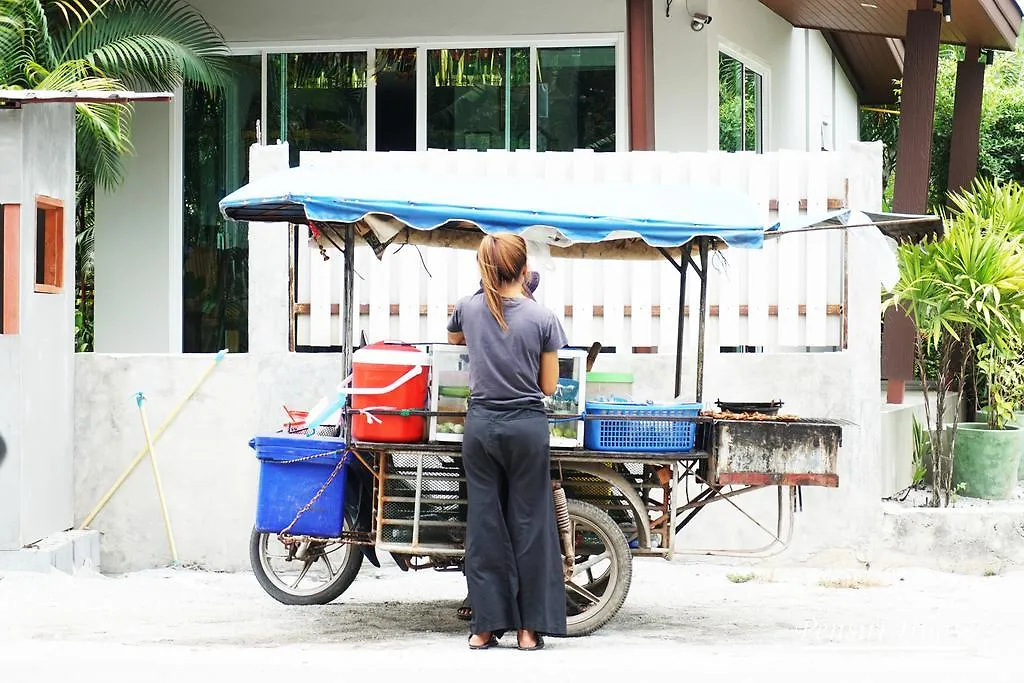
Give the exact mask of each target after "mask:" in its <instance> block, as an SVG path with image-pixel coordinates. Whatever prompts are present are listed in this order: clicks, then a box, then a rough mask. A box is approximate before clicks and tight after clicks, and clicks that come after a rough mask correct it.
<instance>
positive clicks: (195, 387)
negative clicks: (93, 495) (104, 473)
mask: <svg viewBox="0 0 1024 683" xmlns="http://www.w3.org/2000/svg"><path fill="white" fill-rule="evenodd" d="M227 353H228V350H227V349H224V350H223V351H219V352H218V353H217V355H216V356H215V357H214V359H213V363H211V364H210V367H208V368H207V369H206V371H205V372H203V374H202V376H201V377H200V378H199V379H198V381H196V383H195V384H194V385H192V388H191V389H189V392H188V394H186V395H185V398H183V399H181V402H180V403H178V405H177V406H175V407H174V410H172V411H171V414H170V415H168V416H167V419H166V420H164V423H163V424H162V425H160V427H159V428H158V429H157V430H156V433H155V434H153V441H154V442H156V441H159V440H160V437H161V436H163V433H164V432H165V431H167V428H168V427H169V426H170V425H171V423H172V422H174V418H176V417H178V413H180V412H181V409H182V408H184V407H185V404H186V403H188V402H189V400H190V399H191V398H192V396H194V395H195V393H196V392H197V391H199V387H201V386H202V385H203V382H205V381H206V378H207V377H209V376H210V373H211V372H213V371H214V369H216V367H217V366H218V365H220V362H221V361H222V360H224V356H226V355H227ZM148 452H149V446H148V445H146V446H145V447H143V449H142V450H141V451H139V452H138V454H137V455H136V456H135V459H134V460H132V464H131V465H129V466H128V469H126V470H125V471H124V474H122V475H121V476H120V478H118V480H117V481H116V482H114V485H113V486H111V487H110V490H109V491H107V493H106V494H105V495H104V496H103V498H102V499H101V500H100V502H99V503H97V504H96V507H95V508H93V511H92V512H90V513H89V516H88V517H86V518H85V521H84V522H82V524H81V526H79V527H78V528H79V529H85V528H86V527H88V526H89V525H90V524H92V522H93V520H94V519H96V516H97V515H98V514H100V511H101V510H103V508H105V507H106V506H107V503H109V502H110V499H111V498H113V497H114V494H115V493H117V491H118V490H119V489H120V488H121V486H123V485H124V482H125V481H127V479H128V477H129V476H131V473H132V472H134V471H135V468H136V467H138V466H139V463H141V462H142V460H143V458H145V457H146V453H148Z"/></svg>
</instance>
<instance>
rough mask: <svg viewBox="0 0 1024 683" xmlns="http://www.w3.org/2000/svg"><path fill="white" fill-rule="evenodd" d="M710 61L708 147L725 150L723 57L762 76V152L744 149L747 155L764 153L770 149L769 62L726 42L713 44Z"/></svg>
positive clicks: (721, 41) (720, 41)
mask: <svg viewBox="0 0 1024 683" xmlns="http://www.w3.org/2000/svg"><path fill="white" fill-rule="evenodd" d="M710 48H711V51H710V53H709V58H708V62H709V64H708V67H709V68H708V122H709V124H710V125H709V126H708V128H709V132H708V144H709V145H710V149H714V150H718V151H722V150H721V148H720V144H719V132H720V123H721V119H720V110H719V98H720V97H721V88H720V83H719V80H718V76H719V70H718V60H719V55H721V54H724V55H726V56H728V57H731V58H732V59H735V60H736V61H738V62H740V63H741V64H742V65H743V66H744V67H745V68H746V69H747V70H749V71H753V72H754V73H756V74H758V75H759V76H760V77H761V108H760V113H761V138H760V139H761V150H760V151H759V152H754V151H753V150H745V152H746V153H755V154H763V153H765V152H767V151H769V150H770V149H771V111H772V106H771V69H770V68H769V67H768V65H767V63H765V62H764V60H762V59H761V58H759V57H758V56H756V55H754V54H752V53H751V52H749V51H747V50H744V49H743V48H741V47H739V46H738V45H736V44H734V43H731V42H729V41H727V40H719V41H718V42H717V43H715V42H712V44H711V45H710Z"/></svg>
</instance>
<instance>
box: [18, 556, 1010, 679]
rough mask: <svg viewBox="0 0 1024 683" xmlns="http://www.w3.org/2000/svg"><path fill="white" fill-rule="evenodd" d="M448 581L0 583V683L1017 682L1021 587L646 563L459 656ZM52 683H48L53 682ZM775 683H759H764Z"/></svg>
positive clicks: (191, 578) (960, 578)
mask: <svg viewBox="0 0 1024 683" xmlns="http://www.w3.org/2000/svg"><path fill="white" fill-rule="evenodd" d="M463 590H464V583H463V582H462V577H461V575H459V574H441V573H437V572H433V571H429V570H428V571H424V572H420V573H416V574H412V573H410V574H403V573H401V572H400V571H398V570H397V569H396V568H394V567H393V566H392V567H389V566H387V565H385V567H384V568H383V569H375V568H373V567H371V566H369V565H368V564H364V567H363V570H362V573H361V575H360V577H359V578H358V579H357V580H356V582H355V583H354V584H353V586H352V587H351V588H350V589H349V591H348V592H347V593H346V594H345V595H343V596H342V597H341V598H339V599H338V600H337V601H336V602H335V603H333V604H331V605H328V606H322V607H286V606H283V605H280V604H278V603H276V602H274V601H273V600H272V599H271V598H270V597H269V596H267V595H266V594H265V593H263V591H262V589H261V588H260V587H259V585H258V584H257V583H256V581H255V579H254V578H253V576H252V575H251V574H218V573H208V572H202V571H192V570H185V569H166V570H154V571H148V572H141V573H136V574H130V575H126V576H116V577H111V576H101V575H99V574H96V573H93V572H88V571H83V572H79V574H77V575H75V576H68V575H64V574H57V573H54V574H47V575H43V574H30V573H7V574H2V575H0V680H2V681H10V682H12V683H21V682H22V681H30V680H40V678H39V677H40V676H41V675H43V674H46V675H45V677H44V678H42V679H41V680H58V676H59V677H60V679H63V680H67V681H75V682H78V681H81V682H83V683H84V682H87V681H104V682H111V681H131V682H132V683H142V682H144V681H183V680H187V681H213V680H217V681H236V680H239V681H241V680H256V681H259V680H271V679H277V680H284V677H285V676H287V677H288V678H294V677H295V676H297V675H302V674H307V675H314V676H317V675H322V676H325V677H327V679H328V680H331V679H333V680H342V677H343V676H346V675H350V674H357V675H362V676H373V679H371V680H380V681H390V680H397V679H398V678H399V676H401V677H402V678H408V677H409V676H410V675H411V676H416V675H417V674H420V673H425V674H429V675H431V676H432V677H437V676H439V675H444V676H450V675H455V678H454V679H453V680H466V679H467V678H468V677H469V676H474V677H480V676H486V677H487V678H488V679H492V680H520V679H523V680H526V681H530V680H534V679H537V680H559V679H562V680H571V679H572V677H573V676H575V675H579V674H584V675H587V674H597V675H600V677H601V679H603V680H609V681H613V680H616V679H618V680H624V677H625V676H630V678H631V679H634V678H635V679H636V680H640V679H641V677H642V678H668V679H669V680H685V679H686V678H689V677H691V676H714V677H715V680H720V681H752V680H761V679H762V678H763V677H764V675H766V674H768V673H769V672H771V673H777V674H779V677H780V680H781V677H783V676H784V677H785V679H786V680H790V681H793V680H796V681H829V683H833V682H834V681H847V680H849V681H867V680H875V679H876V678H878V679H879V680H881V676H883V675H884V677H885V679H887V680H893V679H898V678H899V677H903V676H907V677H914V678H919V677H920V676H922V675H928V674H930V675H929V679H928V680H932V681H952V680H955V679H963V680H985V681H1003V680H1005V681H1021V680H1024V659H1022V658H1021V656H1020V643H1021V639H1022V638H1024V603H1018V602H1016V601H1020V600H1022V598H1021V596H1022V595H1024V573H1008V574H1003V575H994V576H964V575H952V574H941V573H937V572H930V571H925V570H901V571H895V570H894V571H889V572H875V571H872V572H871V573H863V574H851V573H836V572H831V573H830V572H822V571H817V570H803V569H763V568H759V567H756V566H746V567H725V566H720V565H714V564H707V563H694V562H693V560H692V559H691V560H689V561H675V562H666V561H664V560H658V559H642V560H637V561H636V562H635V571H634V582H633V587H632V589H631V591H630V594H629V597H628V598H627V601H626V604H625V606H624V607H623V609H622V611H621V612H620V613H619V615H618V616H617V617H616V618H615V619H614V620H613V621H612V622H611V623H610V624H608V625H607V626H606V627H605V628H604V629H602V630H601V631H599V632H597V633H596V634H594V635H592V636H589V637H586V638H578V639H558V640H549V641H548V647H547V648H546V650H545V651H543V652H530V653H527V652H518V651H516V650H515V649H514V647H512V644H513V643H514V640H512V641H511V642H510V643H509V646H507V647H505V648H502V649H499V650H491V651H485V652H472V651H469V650H468V649H467V648H466V644H465V639H466V627H465V624H464V622H461V621H459V620H457V619H456V617H455V608H456V606H457V604H458V602H459V600H460V599H461V598H462V595H463V593H462V591H463ZM51 674H53V675H51ZM773 678H775V676H772V677H771V678H769V679H768V680H772V679H773Z"/></svg>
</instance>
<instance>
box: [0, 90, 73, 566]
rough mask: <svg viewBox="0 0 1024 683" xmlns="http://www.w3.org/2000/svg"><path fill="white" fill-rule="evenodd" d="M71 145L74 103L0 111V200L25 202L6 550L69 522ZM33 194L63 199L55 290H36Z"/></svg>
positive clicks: (0, 365)
mask: <svg viewBox="0 0 1024 683" xmlns="http://www.w3.org/2000/svg"><path fill="white" fill-rule="evenodd" d="M74 150H75V128H74V108H73V105H68V104H34V105H26V106H25V107H24V108H23V109H21V110H7V111H0V158H3V159H4V163H3V165H2V168H0V203H5V204H6V203H10V204H20V205H21V235H20V239H21V258H20V263H19V268H20V285H19V289H20V297H19V298H20V330H19V334H17V335H11V336H0V432H2V433H3V436H4V439H5V441H6V442H7V457H6V458H5V459H4V460H3V462H2V463H0V550H12V549H16V548H18V547H21V546H23V545H25V544H28V543H32V542H35V541H38V540H40V539H42V538H44V537H46V536H47V535H49V534H52V533H55V532H57V531H61V530H63V529H67V528H68V527H70V526H71V524H72V497H73V480H72V468H73V462H72V461H73V457H72V441H71V438H72V424H73V419H74V417H73V414H74V412H73V407H74V388H73V367H72V366H73V363H74V345H73V344H74V283H75V275H74V256H75V249H74V245H75V230H74V216H75V180H74V169H75V161H74ZM12 161H13V163H12ZM37 195H45V196H48V197H53V198H55V199H59V200H62V201H63V202H64V226H63V230H64V264H63V269H64V289H63V291H62V292H60V293H56V294H51V293H37V292H35V291H34V283H35V272H36V271H35V259H36V255H35V245H36V207H35V197H36V196H37Z"/></svg>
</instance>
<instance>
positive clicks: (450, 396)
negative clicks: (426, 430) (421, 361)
mask: <svg viewBox="0 0 1024 683" xmlns="http://www.w3.org/2000/svg"><path fill="white" fill-rule="evenodd" d="M430 354H431V365H432V368H431V382H430V412H432V413H461V414H463V415H465V413H466V410H468V408H469V353H468V352H467V351H466V347H465V346H452V345H449V344H435V345H433V346H432V347H431V349H430ZM465 424H466V419H465V417H461V416H454V415H443V416H436V415H435V416H433V417H431V418H430V440H431V441H454V442H461V441H462V430H463V428H464V427H465Z"/></svg>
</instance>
